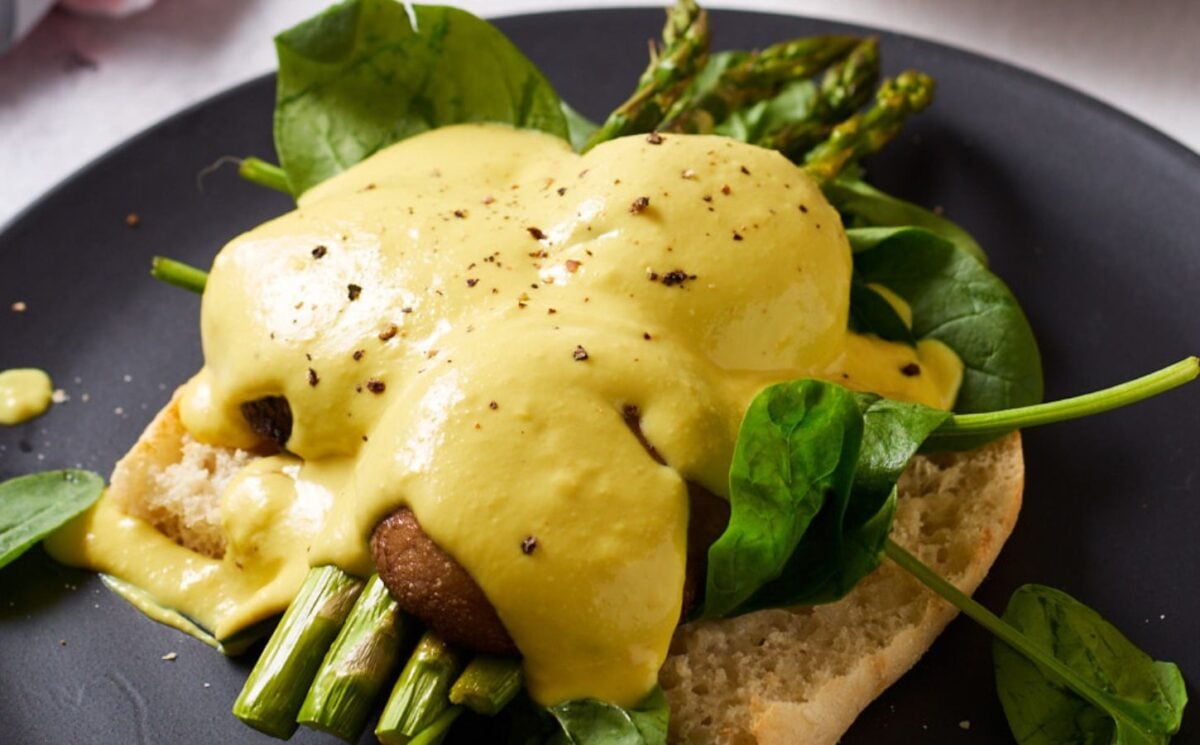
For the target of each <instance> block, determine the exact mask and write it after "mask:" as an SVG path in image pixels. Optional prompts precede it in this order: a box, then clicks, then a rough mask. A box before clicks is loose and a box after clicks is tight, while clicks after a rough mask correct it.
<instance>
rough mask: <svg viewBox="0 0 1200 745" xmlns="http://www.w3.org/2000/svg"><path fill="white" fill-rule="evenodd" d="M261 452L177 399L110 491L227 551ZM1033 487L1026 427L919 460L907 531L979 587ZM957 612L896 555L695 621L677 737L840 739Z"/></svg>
mask: <svg viewBox="0 0 1200 745" xmlns="http://www.w3.org/2000/svg"><path fill="white" fill-rule="evenodd" d="M254 457H255V455H254V454H252V453H247V452H244V451H240V450H234V449H231V448H222V447H214V446H211V445H205V444H203V443H200V442H197V441H195V440H193V439H192V438H191V436H190V435H188V434H187V432H186V431H185V430H184V428H183V425H182V424H181V422H180V420H179V402H178V395H177V396H176V398H175V399H173V400H172V401H171V403H170V404H168V405H167V407H166V408H165V409H163V410H162V412H160V413H159V415H158V416H157V417H156V418H155V419H154V421H153V422H151V423H150V425H149V426H148V427H147V429H146V431H145V433H143V435H142V437H141V438H140V439H139V440H138V442H137V444H136V445H135V446H134V447H133V449H132V450H131V451H130V452H129V454H128V455H126V456H125V457H124V458H123V459H122V460H121V461H120V462H119V463H118V464H117V467H116V470H115V471H114V473H113V476H112V486H111V487H110V489H109V495H108V496H109V498H112V499H116V500H118V503H119V504H120V505H121V506H122V509H123V511H125V512H126V513H128V514H131V515H135V516H138V517H141V518H143V519H145V520H147V521H149V522H150V523H152V524H153V525H155V526H156V527H157V528H158V529H159V530H160V531H162V532H163V533H164V534H166V535H168V536H170V537H171V538H172V539H174V540H175V541H176V542H178V543H180V544H181V545H183V546H186V547H188V548H191V549H192V550H195V551H198V552H200V553H203V554H205V555H208V556H214V557H219V556H220V555H221V554H222V553H223V551H224V537H223V536H222V534H221V526H220V508H219V500H220V495H221V492H222V490H223V488H224V485H225V484H226V483H227V482H228V480H229V479H230V478H232V477H233V476H234V475H235V474H236V473H237V472H238V471H239V470H240V469H241V468H242V467H244V466H245V464H246V463H248V462H249V461H250V460H251V459H253V458H254ZM1023 484H1024V461H1023V459H1022V455H1021V441H1020V437H1019V435H1017V434H1013V435H1010V436H1009V437H1006V438H1004V439H1002V440H999V441H997V442H994V443H992V444H990V445H987V446H986V447H983V448H980V449H979V450H975V451H972V452H968V453H956V454H939V455H934V456H921V457H918V458H916V459H915V460H914V461H913V463H912V464H910V466H909V468H908V470H907V471H906V472H905V473H904V475H903V477H902V478H901V480H900V500H899V505H898V508H897V513H896V524H895V529H894V531H893V537H894V538H895V539H896V540H897V541H898V542H899V543H900V544H901V545H903V546H905V547H906V548H908V549H909V550H910V551H912V552H913V553H915V554H916V555H917V556H918V557H920V558H921V559H922V560H923V561H924V562H926V563H927V564H929V565H930V566H932V567H933V568H934V569H936V570H937V571H938V572H940V573H941V574H942V575H943V576H945V577H946V578H947V579H949V580H950V581H952V582H953V583H954V584H955V585H957V586H958V587H959V588H960V589H962V590H964V591H965V592H968V593H970V592H973V591H974V590H975V588H976V587H978V585H979V583H980V582H981V581H982V580H983V577H984V575H985V574H986V573H987V570H988V568H989V567H991V565H992V562H993V561H995V559H996V556H997V555H998V554H999V552H1000V547H1001V546H1002V545H1003V544H1004V541H1005V540H1006V539H1007V538H1008V536H1009V534H1010V533H1011V532H1012V529H1013V526H1014V525H1015V523H1016V519H1017V512H1018V510H1019V509H1020V505H1021V492H1022V487H1023ZM954 614H955V611H954V609H953V608H952V607H951V606H950V605H949V604H947V603H946V602H944V601H942V600H941V599H939V598H937V597H936V596H935V595H934V594H933V593H931V592H930V591H928V590H926V589H925V588H924V587H923V586H921V585H920V584H919V583H918V582H917V581H916V580H914V579H912V578H911V577H909V576H908V575H907V574H905V573H904V572H903V571H901V570H900V569H899V568H898V567H896V566H894V565H892V564H890V563H885V564H884V565H883V566H882V567H880V568H879V569H878V570H876V571H875V572H874V573H873V574H872V575H870V576H869V577H867V578H866V579H864V580H863V581H862V582H861V583H860V584H859V585H858V587H856V588H855V589H854V591H853V592H851V593H850V595H848V596H847V597H846V598H844V599H842V600H841V601H839V602H837V603H833V604H830V605H824V606H818V607H815V608H797V609H791V610H768V611H760V612H757V613H752V614H748V615H745V616H740V617H737V618H732V619H725V620H721V621H703V622H697V623H691V624H687V625H685V626H682V627H680V629H679V631H678V632H677V633H676V635H675V640H674V643H673V645H672V649H671V654H670V656H669V657H668V659H667V663H666V665H665V666H664V667H663V670H662V673H661V675H660V681H661V683H662V686H663V689H664V691H665V692H666V695H667V698H668V700H669V701H670V704H671V733H670V735H671V736H670V739H671V742H674V743H697V744H699V743H704V744H705V745H710V744H715V743H721V744H725V743H730V744H734V743H736V744H738V745H741V744H743V743H745V744H746V745H749V744H751V743H762V744H767V743H772V744H773V743H780V744H783V743H788V744H791V743H796V742H804V743H806V745H810V744H811V745H823V744H826V743H829V744H832V743H835V742H837V740H838V738H840V737H841V735H842V733H844V732H845V731H846V729H847V728H848V727H849V726H850V724H851V723H852V722H853V721H854V719H855V718H856V717H857V716H858V714H859V713H860V712H861V711H862V710H863V709H864V708H865V707H866V706H867V704H869V703H870V702H871V700H873V699H874V698H875V697H876V696H878V695H879V694H880V693H881V692H882V691H883V690H884V689H885V688H887V687H888V686H889V685H891V684H892V683H893V682H895V681H896V679H898V678H899V677H900V676H901V675H902V674H903V673H904V672H905V671H906V670H908V669H909V668H910V667H912V665H913V664H914V663H916V661H917V659H918V658H920V656H921V654H923V653H924V651H925V650H926V649H928V648H929V646H930V645H931V644H932V643H933V640H934V639H935V638H936V637H937V635H938V634H939V633H940V632H941V631H942V629H943V628H944V627H945V626H946V624H947V623H949V622H950V620H951V619H952V618H953V617H954Z"/></svg>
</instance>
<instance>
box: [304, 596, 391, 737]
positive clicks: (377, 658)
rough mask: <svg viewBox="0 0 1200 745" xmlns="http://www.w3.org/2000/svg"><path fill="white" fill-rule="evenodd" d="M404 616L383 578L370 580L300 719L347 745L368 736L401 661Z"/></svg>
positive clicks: (305, 703)
mask: <svg viewBox="0 0 1200 745" xmlns="http://www.w3.org/2000/svg"><path fill="white" fill-rule="evenodd" d="M403 622H404V616H403V614H402V613H401V612H400V606H398V605H397V604H396V601H395V600H393V599H392V596H391V594H390V593H388V590H387V587H385V586H384V584H383V580H381V579H379V575H378V574H376V575H373V576H372V577H371V579H369V580H367V586H366V588H365V589H364V590H363V591H362V594H361V595H359V596H358V600H357V601H356V602H355V603H354V608H353V609H351V611H350V616H349V618H347V619H346V624H345V625H344V626H342V630H341V632H340V633H338V636H337V639H335V640H334V642H333V646H332V647H330V648H329V653H328V654H326V655H325V661H324V662H323V663H322V664H321V669H320V671H319V672H318V673H317V676H316V678H315V679H314V680H313V684H312V687H311V688H309V689H308V695H307V696H306V697H305V698H304V705H303V706H301V707H300V713H299V715H298V716H297V717H296V719H297V721H299V722H300V724H303V725H305V726H306V727H312V728H313V729H319V730H321V731H323V732H329V733H330V734H333V735H336V736H338V737H340V738H341V739H343V740H345V741H347V742H353V741H355V740H357V739H358V736H359V734H361V733H362V729H363V725H365V724H366V722H367V716H368V715H369V714H370V713H371V704H372V703H373V702H374V701H375V697H376V696H377V695H378V694H379V690H380V689H381V688H383V684H384V683H385V682H386V680H387V679H388V676H389V675H390V674H391V672H392V670H394V669H395V667H396V662H397V661H398V658H399V655H400V644H401V641H402V639H403V636H404V623H403Z"/></svg>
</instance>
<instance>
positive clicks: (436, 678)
mask: <svg viewBox="0 0 1200 745" xmlns="http://www.w3.org/2000/svg"><path fill="white" fill-rule="evenodd" d="M461 669H462V660H461V656H460V655H459V653H458V652H456V651H455V650H453V649H451V648H450V647H449V646H447V645H446V643H445V642H443V641H442V640H441V639H439V638H438V637H437V636H436V635H435V634H434V633H433V632H431V631H426V632H425V634H424V636H422V637H421V640H420V641H419V642H417V647H416V649H414V650H413V653H412V655H411V656H410V657H409V658H408V663H407V664H406V665H405V666H404V670H403V672H401V673H400V678H399V679H398V680H397V681H396V686H395V688H393V689H392V694H391V696H389V697H388V702H387V706H385V707H384V709H383V714H381V715H380V716H379V724H378V725H377V726H376V727H375V736H376V737H377V738H379V741H380V742H382V743H384V745H407V743H409V742H410V741H411V740H412V738H413V737H415V736H416V735H417V734H418V733H420V732H421V731H422V730H424V729H425V728H426V727H429V726H430V725H431V724H433V722H434V720H435V719H437V718H438V717H439V716H440V715H441V714H442V713H443V712H444V711H445V710H446V709H447V708H449V706H450V699H449V697H448V695H447V694H448V692H449V691H450V685H451V683H453V682H454V678H455V677H456V676H457V675H458V672H459V670H461ZM447 726H448V725H447Z"/></svg>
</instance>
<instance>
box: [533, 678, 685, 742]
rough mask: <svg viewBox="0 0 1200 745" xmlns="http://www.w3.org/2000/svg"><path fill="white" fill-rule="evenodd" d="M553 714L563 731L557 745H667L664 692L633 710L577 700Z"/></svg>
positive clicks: (556, 708)
mask: <svg viewBox="0 0 1200 745" xmlns="http://www.w3.org/2000/svg"><path fill="white" fill-rule="evenodd" d="M549 711H550V713H551V714H552V715H553V716H554V718H555V719H556V720H557V721H558V725H559V727H561V728H562V731H561V732H560V733H559V734H558V735H556V736H555V737H553V738H551V740H550V742H551V743H554V744H555V745H559V744H562V745H567V744H568V743H569V744H570V745H665V743H666V742H667V720H668V719H669V717H670V710H669V708H668V706H667V699H666V696H664V695H663V692H662V689H661V688H658V687H657V686H656V687H655V689H654V691H653V692H651V693H650V695H649V696H647V697H646V698H645V699H644V700H643V701H642V702H641V703H639V704H638V705H637V706H636V707H635V708H633V709H624V708H622V707H620V706H616V705H615V704H610V703H607V702H605V701H597V700H595V699H590V698H589V699H577V700H574V701H567V702H565V703H561V704H558V705H557V706H552V707H550V709H549Z"/></svg>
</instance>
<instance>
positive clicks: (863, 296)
mask: <svg viewBox="0 0 1200 745" xmlns="http://www.w3.org/2000/svg"><path fill="white" fill-rule="evenodd" d="M850 330H851V331H854V332H857V333H860V334H875V335H876V336H878V337H879V338H880V339H883V340H884V341H898V342H902V343H904V344H908V345H909V346H915V345H916V343H917V341H916V339H914V338H913V334H912V329H910V328H909V327H908V324H907V323H905V322H904V319H903V318H901V317H900V314H899V313H897V312H896V309H895V308H893V307H892V304H891V303H889V302H888V301H887V298H885V297H884V296H883V295H881V294H880V293H879V292H878V291H876V290H875V289H874V288H873V287H870V286H868V285H867V284H866V283H864V282H863V281H862V280H860V279H859V278H858V277H854V278H853V279H852V280H851V281H850Z"/></svg>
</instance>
